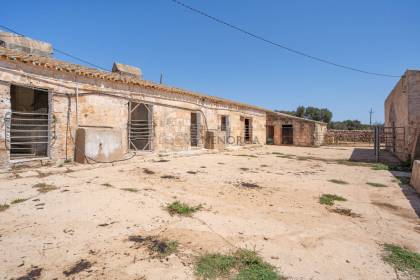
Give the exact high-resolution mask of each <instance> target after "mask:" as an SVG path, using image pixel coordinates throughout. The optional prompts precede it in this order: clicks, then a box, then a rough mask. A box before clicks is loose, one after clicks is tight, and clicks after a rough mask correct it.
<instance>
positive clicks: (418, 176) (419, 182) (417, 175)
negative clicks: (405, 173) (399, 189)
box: [410, 160, 420, 194]
mask: <svg viewBox="0 0 420 280" xmlns="http://www.w3.org/2000/svg"><path fill="white" fill-rule="evenodd" d="M410 185H412V186H413V187H414V188H415V189H416V191H417V192H418V193H419V194H420V160H415V161H414V163H413V169H412V171H411V180H410Z"/></svg>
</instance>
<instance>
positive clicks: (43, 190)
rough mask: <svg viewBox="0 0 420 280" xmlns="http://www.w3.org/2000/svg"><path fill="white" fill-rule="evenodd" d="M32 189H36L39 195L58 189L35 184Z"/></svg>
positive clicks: (44, 184) (43, 184)
mask: <svg viewBox="0 0 420 280" xmlns="http://www.w3.org/2000/svg"><path fill="white" fill-rule="evenodd" d="M32 188H35V189H37V190H38V192H40V193H47V192H50V191H53V190H56V189H58V188H57V187H56V186H54V185H49V184H46V183H38V184H35V185H33V186H32Z"/></svg>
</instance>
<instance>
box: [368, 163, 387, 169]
mask: <svg viewBox="0 0 420 280" xmlns="http://www.w3.org/2000/svg"><path fill="white" fill-rule="evenodd" d="M372 170H389V167H388V165H386V164H383V163H375V164H372Z"/></svg>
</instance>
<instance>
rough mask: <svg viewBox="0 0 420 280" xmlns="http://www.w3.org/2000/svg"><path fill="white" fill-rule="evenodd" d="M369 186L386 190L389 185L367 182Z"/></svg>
mask: <svg viewBox="0 0 420 280" xmlns="http://www.w3.org/2000/svg"><path fill="white" fill-rule="evenodd" d="M366 184H367V185H369V186H372V187H375V188H386V187H388V186H387V185H384V184H381V183H373V182H367V183H366Z"/></svg>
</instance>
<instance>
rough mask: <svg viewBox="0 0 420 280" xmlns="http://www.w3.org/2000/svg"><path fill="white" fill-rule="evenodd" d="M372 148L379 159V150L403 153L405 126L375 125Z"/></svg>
mask: <svg viewBox="0 0 420 280" xmlns="http://www.w3.org/2000/svg"><path fill="white" fill-rule="evenodd" d="M374 132H375V134H374V150H375V155H376V159H377V160H379V155H380V152H381V150H386V151H390V152H392V153H394V154H399V153H404V148H405V127H375V130H374Z"/></svg>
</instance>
